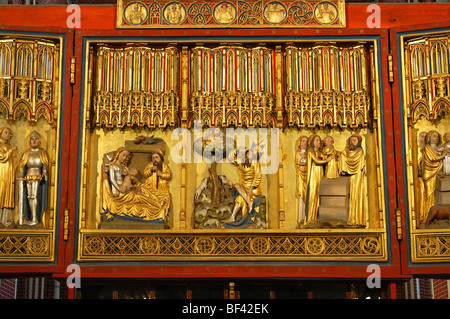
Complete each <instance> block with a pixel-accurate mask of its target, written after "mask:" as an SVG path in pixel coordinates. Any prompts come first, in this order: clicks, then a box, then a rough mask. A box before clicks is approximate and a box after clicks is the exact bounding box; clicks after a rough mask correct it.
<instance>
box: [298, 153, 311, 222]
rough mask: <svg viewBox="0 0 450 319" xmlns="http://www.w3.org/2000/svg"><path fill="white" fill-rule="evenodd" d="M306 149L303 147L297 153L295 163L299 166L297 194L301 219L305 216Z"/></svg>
mask: <svg viewBox="0 0 450 319" xmlns="http://www.w3.org/2000/svg"><path fill="white" fill-rule="evenodd" d="M306 160H307V158H306V149H301V150H299V151H297V152H296V154H295V163H296V166H297V194H298V196H299V221H301V220H302V219H303V218H304V217H305V216H304V215H305V201H306V172H307V168H308V167H307V162H306Z"/></svg>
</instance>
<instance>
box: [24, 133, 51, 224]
mask: <svg viewBox="0 0 450 319" xmlns="http://www.w3.org/2000/svg"><path fill="white" fill-rule="evenodd" d="M40 145H41V135H40V134H39V133H38V132H36V131H34V132H32V133H31V134H30V139H29V146H30V147H29V148H28V149H27V150H26V151H25V152H24V153H23V155H22V157H21V158H20V161H19V167H18V179H19V225H22V224H26V225H36V224H39V223H41V221H42V216H43V214H44V211H45V209H46V208H47V194H48V154H47V152H46V151H45V150H44V149H43V148H41V147H40Z"/></svg>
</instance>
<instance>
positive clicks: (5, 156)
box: [0, 140, 15, 209]
mask: <svg viewBox="0 0 450 319" xmlns="http://www.w3.org/2000/svg"><path fill="white" fill-rule="evenodd" d="M14 156H15V152H14V151H13V150H12V149H11V145H10V144H9V143H6V142H5V141H3V140H0V209H2V208H8V209H12V208H14V179H15V176H14V170H15V168H14Z"/></svg>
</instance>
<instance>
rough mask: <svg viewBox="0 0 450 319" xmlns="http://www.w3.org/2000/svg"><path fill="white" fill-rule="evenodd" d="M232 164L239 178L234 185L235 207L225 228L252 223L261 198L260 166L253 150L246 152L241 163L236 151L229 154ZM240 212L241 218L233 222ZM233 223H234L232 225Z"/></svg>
mask: <svg viewBox="0 0 450 319" xmlns="http://www.w3.org/2000/svg"><path fill="white" fill-rule="evenodd" d="M229 156H230V157H232V160H233V161H232V163H233V164H234V165H235V166H236V167H237V168H238V170H239V174H240V177H241V183H240V184H234V188H235V189H236V192H237V193H236V194H235V205H234V208H233V212H232V214H231V216H230V218H229V219H228V220H227V222H228V223H226V224H225V225H224V226H225V227H240V226H245V225H248V224H249V223H251V222H252V217H254V215H256V213H257V212H258V207H259V204H260V203H259V199H260V198H261V195H262V191H261V179H262V174H261V164H260V163H259V162H258V160H257V154H256V151H255V150H252V149H250V150H246V151H245V158H244V161H243V162H242V160H241V159H239V158H238V150H234V152H230V155H229ZM239 211H241V214H242V216H241V218H240V219H239V220H238V221H236V222H235V219H236V215H237V213H238V212H239ZM233 222H235V223H233Z"/></svg>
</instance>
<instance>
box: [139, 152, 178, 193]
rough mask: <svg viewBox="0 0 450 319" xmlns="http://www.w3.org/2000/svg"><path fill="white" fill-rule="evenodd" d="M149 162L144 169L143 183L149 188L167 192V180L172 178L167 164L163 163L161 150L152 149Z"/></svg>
mask: <svg viewBox="0 0 450 319" xmlns="http://www.w3.org/2000/svg"><path fill="white" fill-rule="evenodd" d="M151 160H152V161H151V162H150V163H149V164H147V166H146V167H145V169H144V177H145V185H146V186H148V187H149V188H151V189H159V190H161V191H164V192H169V181H170V179H171V178H172V175H171V174H170V169H169V165H167V164H166V163H164V155H163V153H162V152H161V151H154V152H153V153H152V156H151Z"/></svg>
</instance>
